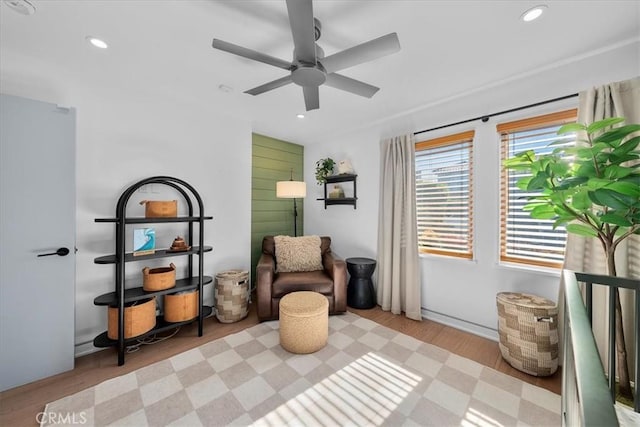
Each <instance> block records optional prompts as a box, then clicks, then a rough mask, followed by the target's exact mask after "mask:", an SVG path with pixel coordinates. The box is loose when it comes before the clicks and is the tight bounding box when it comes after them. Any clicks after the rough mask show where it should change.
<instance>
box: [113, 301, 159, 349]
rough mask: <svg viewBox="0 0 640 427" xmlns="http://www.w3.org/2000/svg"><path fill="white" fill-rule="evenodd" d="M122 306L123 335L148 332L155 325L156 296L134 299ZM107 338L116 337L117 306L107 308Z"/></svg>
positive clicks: (132, 335)
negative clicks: (131, 303) (131, 302)
mask: <svg viewBox="0 0 640 427" xmlns="http://www.w3.org/2000/svg"><path fill="white" fill-rule="evenodd" d="M133 304H134V305H130V306H128V307H125V308H124V337H125V339H128V338H133V337H137V336H138V335H142V334H144V333H145V332H149V331H150V330H151V329H153V328H154V327H155V326H156V297H153V298H149V299H146V300H141V301H136V302H135V303H133ZM108 325H109V327H108V330H107V336H108V337H109V339H112V340H117V339H118V307H109V309H108Z"/></svg>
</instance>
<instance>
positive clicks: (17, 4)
mask: <svg viewBox="0 0 640 427" xmlns="http://www.w3.org/2000/svg"><path fill="white" fill-rule="evenodd" d="M4 4H6V5H7V6H9V7H10V8H11V9H12V10H14V11H16V12H18V13H19V14H21V15H33V14H34V13H36V7H35V6H34V5H33V4H31V3H30V2H29V1H27V0H5V2H4Z"/></svg>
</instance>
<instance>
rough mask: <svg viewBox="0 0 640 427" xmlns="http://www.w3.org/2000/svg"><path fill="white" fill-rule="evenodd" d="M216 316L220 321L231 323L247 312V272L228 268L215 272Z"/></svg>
mask: <svg viewBox="0 0 640 427" xmlns="http://www.w3.org/2000/svg"><path fill="white" fill-rule="evenodd" d="M214 300H215V304H216V317H217V318H218V320H219V321H220V322H222V323H233V322H237V321H239V320H242V319H244V318H245V317H247V314H248V312H249V272H248V271H242V270H229V271H223V272H222V273H218V274H216V286H215V290H214Z"/></svg>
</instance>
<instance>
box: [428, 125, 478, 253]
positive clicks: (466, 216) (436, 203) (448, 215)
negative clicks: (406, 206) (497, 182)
mask: <svg viewBox="0 0 640 427" xmlns="http://www.w3.org/2000/svg"><path fill="white" fill-rule="evenodd" d="M473 136H474V132H473V131H469V132H464V133H459V134H455V135H449V136H446V137H442V138H437V139H432V140H429V141H422V142H418V143H416V214H417V221H418V246H419V248H420V252H426V253H435V254H440V255H450V256H456V257H462V258H472V257H473V219H472V215H471V213H472V207H473V197H472V188H473V186H472V176H473V173H472V170H473V166H472V164H473Z"/></svg>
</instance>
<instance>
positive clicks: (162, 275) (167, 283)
mask: <svg viewBox="0 0 640 427" xmlns="http://www.w3.org/2000/svg"><path fill="white" fill-rule="evenodd" d="M175 285H176V266H175V265H174V264H173V263H171V264H169V267H158V268H149V267H145V268H143V269H142V289H144V290H145V291H163V290H165V289H169V288H172V287H174V286H175Z"/></svg>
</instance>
